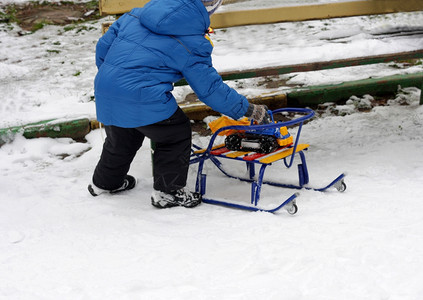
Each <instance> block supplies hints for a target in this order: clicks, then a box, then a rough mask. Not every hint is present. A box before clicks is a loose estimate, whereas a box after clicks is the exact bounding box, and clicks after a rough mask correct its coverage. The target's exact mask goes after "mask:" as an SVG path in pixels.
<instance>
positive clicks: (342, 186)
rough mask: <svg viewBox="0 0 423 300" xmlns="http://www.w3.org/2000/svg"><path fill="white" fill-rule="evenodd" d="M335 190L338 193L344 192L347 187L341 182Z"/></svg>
mask: <svg viewBox="0 0 423 300" xmlns="http://www.w3.org/2000/svg"><path fill="white" fill-rule="evenodd" d="M336 189H337V190H338V192H340V193H342V192H345V190H346V189H347V185H346V184H345V182H343V181H342V182H341V184H340V185H338V186H337V187H336Z"/></svg>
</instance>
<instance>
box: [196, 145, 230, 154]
mask: <svg viewBox="0 0 423 300" xmlns="http://www.w3.org/2000/svg"><path fill="white" fill-rule="evenodd" d="M222 147H225V144H219V145H216V146H214V147H212V148H211V150H215V149H219V148H222ZM206 150H207V149H206V148H205V149H200V150H196V151H194V154H201V153H204V152H206Z"/></svg>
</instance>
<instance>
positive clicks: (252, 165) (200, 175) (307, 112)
mask: <svg viewBox="0 0 423 300" xmlns="http://www.w3.org/2000/svg"><path fill="white" fill-rule="evenodd" d="M269 113H271V114H272V115H275V114H278V113H294V114H302V116H301V117H297V118H295V119H293V120H289V121H285V122H276V123H271V124H265V125H250V126H240V125H236V126H226V127H222V128H220V129H219V130H217V131H216V132H215V133H214V134H213V135H212V137H211V139H210V141H209V144H208V146H207V148H206V149H202V151H196V150H200V149H201V148H200V147H198V146H197V145H193V149H192V155H191V159H190V164H195V163H198V170H197V178H196V185H195V190H196V192H199V193H201V195H202V196H203V202H204V203H209V204H216V205H222V206H226V207H231V208H237V209H244V210H249V211H265V212H271V213H273V212H276V211H278V210H280V209H281V208H284V209H286V210H287V212H288V213H289V214H295V213H297V211H298V207H297V204H296V198H297V197H298V195H299V193H298V192H297V193H294V194H292V195H291V196H290V197H288V198H287V199H286V200H284V201H283V202H282V203H281V204H279V205H278V206H276V207H275V208H271V209H264V208H260V207H259V206H258V203H259V200H260V192H261V188H262V185H263V184H267V185H271V186H276V187H282V188H290V189H298V190H300V189H308V190H315V191H320V192H323V191H326V190H327V189H329V188H331V187H334V188H336V189H337V190H338V191H340V192H343V191H345V189H346V184H345V182H344V178H345V176H346V175H345V173H342V174H341V175H339V176H338V177H337V178H335V179H334V180H333V181H332V182H331V183H329V184H328V185H326V186H325V187H322V188H311V187H308V186H306V185H307V184H308V183H309V174H308V170H307V163H306V158H305V154H304V151H303V150H300V151H297V146H298V142H299V138H300V134H301V130H302V126H303V124H304V122H305V121H306V120H308V119H311V118H312V117H313V116H314V114H315V113H314V111H313V110H311V109H307V108H281V109H277V110H274V111H269ZM292 125H298V131H297V134H296V136H295V141H294V143H293V145H291V146H289V147H287V148H286V149H285V150H291V151H292V154H290V155H288V156H286V157H284V158H283V161H284V164H285V167H286V168H291V167H292V165H293V163H294V158H295V155H296V154H297V153H298V155H299V157H300V160H301V162H300V163H299V164H298V181H299V183H298V185H293V184H285V183H280V182H273V181H267V180H264V173H265V170H266V168H267V167H268V166H270V165H271V164H272V163H263V162H260V161H259V160H250V161H246V160H244V159H243V158H242V157H233V158H232V157H226V156H225V155H222V154H217V155H215V154H213V153H212V151H213V144H214V142H215V139H216V137H217V136H218V134H219V133H220V132H222V131H225V130H243V131H245V132H251V131H253V132H255V133H257V132H260V131H264V130H266V131H268V130H269V129H277V128H280V127H283V126H287V127H288V126H292ZM279 150H280V149H279ZM304 150H306V149H304ZM276 151H278V150H276ZM221 158H222V159H223V158H224V159H232V160H238V161H240V162H243V163H245V164H246V166H247V170H248V174H249V177H248V178H244V177H240V176H237V175H235V174H230V173H229V172H228V171H227V170H225V169H224V167H223V164H222V162H221V161H220V159H221ZM206 160H210V161H211V162H212V163H213V164H214V165H215V166H216V167H217V168H218V169H219V170H220V171H221V172H222V173H223V174H224V175H226V176H227V177H229V178H233V179H238V180H241V181H244V182H249V183H251V205H250V206H248V205H242V204H237V203H232V202H227V201H223V200H217V199H211V198H208V197H207V196H206V195H205V194H206V184H207V175H206V174H204V172H203V168H204V163H205V161H206ZM256 165H258V166H260V170H259V172H258V176H256V170H255V169H256Z"/></svg>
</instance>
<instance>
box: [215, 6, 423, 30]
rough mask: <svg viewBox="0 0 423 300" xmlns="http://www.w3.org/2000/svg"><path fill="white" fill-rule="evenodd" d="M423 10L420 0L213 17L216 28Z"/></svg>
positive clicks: (253, 12) (304, 7)
mask: <svg viewBox="0 0 423 300" xmlns="http://www.w3.org/2000/svg"><path fill="white" fill-rule="evenodd" d="M420 10H423V1H421V0H407V1H401V0H368V1H353V2H339V3H327V4H317V5H304V6H290V7H276V8H268V9H257V10H243V11H229V12H224V13H216V14H214V15H212V17H211V26H212V27H213V28H225V27H233V26H244V25H255V24H270V23H280V22H295V21H306V20H316V19H329V18H340V17H352V16H362V15H375V14H388V13H395V12H410V11H420Z"/></svg>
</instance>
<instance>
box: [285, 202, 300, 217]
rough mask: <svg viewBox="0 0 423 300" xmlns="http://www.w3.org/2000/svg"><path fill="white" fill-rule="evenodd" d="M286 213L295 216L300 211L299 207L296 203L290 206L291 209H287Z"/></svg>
mask: <svg viewBox="0 0 423 300" xmlns="http://www.w3.org/2000/svg"><path fill="white" fill-rule="evenodd" d="M286 211H287V212H288V213H289V214H290V215H295V214H296V213H297V211H298V206H297V204H295V203H292V204H291V205H289V207H287V208H286Z"/></svg>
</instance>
